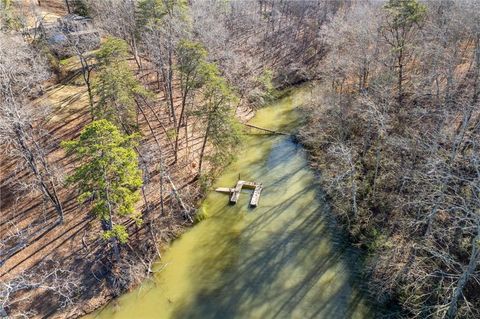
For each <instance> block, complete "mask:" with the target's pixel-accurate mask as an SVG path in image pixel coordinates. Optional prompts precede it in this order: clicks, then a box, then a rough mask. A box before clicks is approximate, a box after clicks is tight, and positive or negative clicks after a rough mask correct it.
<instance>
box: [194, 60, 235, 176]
mask: <svg viewBox="0 0 480 319" xmlns="http://www.w3.org/2000/svg"><path fill="white" fill-rule="evenodd" d="M201 68H202V76H203V77H204V81H205V84H204V86H203V89H202V99H203V102H202V103H201V104H200V106H199V109H198V111H197V114H198V115H199V116H200V117H202V118H203V119H204V124H205V134H204V137H203V142H202V147H201V150H200V161H199V164H198V174H199V175H201V173H202V167H203V160H204V156H205V149H206V145H207V141H210V144H211V146H212V152H211V156H210V162H211V164H218V163H225V162H226V161H228V159H229V158H230V157H231V155H232V154H231V152H230V151H231V149H232V148H233V146H234V145H236V143H237V142H238V141H239V139H238V127H237V126H236V121H235V117H234V115H233V109H232V104H233V103H234V102H235V100H236V96H235V94H234V92H233V91H232V89H231V88H230V87H229V85H228V83H227V82H226V81H225V80H224V79H223V78H222V77H221V76H220V73H219V70H218V68H217V66H216V65H215V64H213V63H204V64H203V65H202V66H201Z"/></svg>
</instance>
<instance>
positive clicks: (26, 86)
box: [0, 33, 63, 223]
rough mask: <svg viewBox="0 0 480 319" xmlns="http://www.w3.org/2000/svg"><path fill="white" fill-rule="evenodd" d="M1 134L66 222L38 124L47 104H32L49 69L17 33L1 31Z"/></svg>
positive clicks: (45, 114)
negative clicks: (31, 99)
mask: <svg viewBox="0 0 480 319" xmlns="http://www.w3.org/2000/svg"><path fill="white" fill-rule="evenodd" d="M0 40H1V42H2V43H7V44H8V45H5V46H2V47H1V48H0V62H1V63H0V89H1V90H0V98H1V105H0V112H1V115H2V116H1V121H0V132H1V133H0V134H1V135H0V138H1V139H2V142H3V143H4V144H5V145H7V147H6V148H5V149H4V150H5V151H9V152H10V154H11V155H13V156H15V157H17V158H21V159H23V161H24V163H25V165H26V166H27V167H28V169H29V170H30V171H31V173H32V174H33V177H34V179H35V183H34V185H35V186H36V188H37V189H38V190H40V191H41V193H42V194H43V196H44V198H45V199H46V200H47V201H49V202H51V204H52V205H53V206H54V208H55V210H56V211H57V213H58V217H59V222H60V223H61V222H63V207H62V203H61V201H60V199H59V197H58V193H57V187H58V183H59V181H58V176H57V173H56V172H55V170H54V169H53V168H52V166H51V165H50V163H49V161H48V158H47V149H46V148H45V147H43V145H42V138H44V137H45V134H46V133H45V131H44V130H42V129H41V127H37V125H39V124H40V123H41V120H43V119H45V118H46V116H47V114H48V108H45V107H44V106H34V105H32V103H31V101H30V100H29V99H30V98H32V97H33V95H34V94H35V92H36V91H38V90H39V89H40V85H41V82H42V81H43V80H45V79H46V78H47V77H48V75H49V73H48V71H47V69H46V67H45V64H44V62H43V61H42V59H41V57H40V56H39V55H38V53H37V52H36V51H35V50H34V49H32V48H30V47H29V46H28V45H27V44H26V43H25V42H24V41H23V40H21V39H19V38H17V37H11V36H7V35H5V34H3V33H0Z"/></svg>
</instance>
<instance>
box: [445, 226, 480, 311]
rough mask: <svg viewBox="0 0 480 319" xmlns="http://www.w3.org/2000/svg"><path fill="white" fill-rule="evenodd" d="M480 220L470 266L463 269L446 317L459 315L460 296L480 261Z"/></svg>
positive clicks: (473, 241) (473, 242) (473, 240)
mask: <svg viewBox="0 0 480 319" xmlns="http://www.w3.org/2000/svg"><path fill="white" fill-rule="evenodd" d="M479 245H480V222H479V224H478V226H477V235H476V236H475V237H474V238H473V239H472V250H471V253H470V261H469V263H468V266H467V267H466V268H465V270H464V271H463V273H462V275H461V276H460V279H458V282H457V286H456V288H455V290H454V291H453V295H452V299H451V300H450V306H449V307H448V310H447V313H446V314H445V318H448V319H453V318H455V317H456V316H457V312H458V302H459V299H460V297H461V296H462V295H463V289H464V288H465V286H466V285H467V283H468V281H469V280H470V278H471V277H472V275H473V273H474V272H475V269H476V267H477V264H478V262H479V261H480V258H479V257H480V249H479Z"/></svg>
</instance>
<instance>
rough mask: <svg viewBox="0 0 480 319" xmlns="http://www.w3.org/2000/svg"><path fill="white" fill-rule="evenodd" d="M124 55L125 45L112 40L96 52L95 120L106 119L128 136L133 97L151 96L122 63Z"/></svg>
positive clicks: (133, 116) (132, 121)
mask: <svg viewBox="0 0 480 319" xmlns="http://www.w3.org/2000/svg"><path fill="white" fill-rule="evenodd" d="M128 55H129V54H128V45H127V43H126V42H125V41H123V40H121V39H117V38H113V37H110V38H108V39H107V41H105V43H104V44H103V45H102V47H101V48H100V50H99V51H98V53H97V59H98V61H99V71H98V76H97V80H96V82H95V92H96V94H97V95H98V97H99V100H98V103H97V104H96V106H95V116H96V118H104V119H107V120H109V121H111V122H113V123H115V124H117V125H118V126H120V127H122V128H123V130H124V131H125V132H127V133H130V132H132V131H134V130H135V129H136V126H135V120H136V115H137V114H136V101H135V97H136V96H143V97H145V98H147V97H150V96H151V93H150V92H149V91H147V90H146V89H145V88H144V87H143V86H142V84H141V83H140V82H139V81H138V80H137V79H136V78H135V76H134V74H133V72H132V71H131V69H130V67H129V66H128V63H127V62H126V59H127V57H128Z"/></svg>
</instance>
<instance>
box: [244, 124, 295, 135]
mask: <svg viewBox="0 0 480 319" xmlns="http://www.w3.org/2000/svg"><path fill="white" fill-rule="evenodd" d="M243 125H245V126H248V127H251V128H254V129H257V130H260V131H265V132H269V133H272V134H279V135H290V134H288V133H284V132H279V131H274V130H270V129H268V128H264V127H260V126H256V125H252V124H248V123H243Z"/></svg>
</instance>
